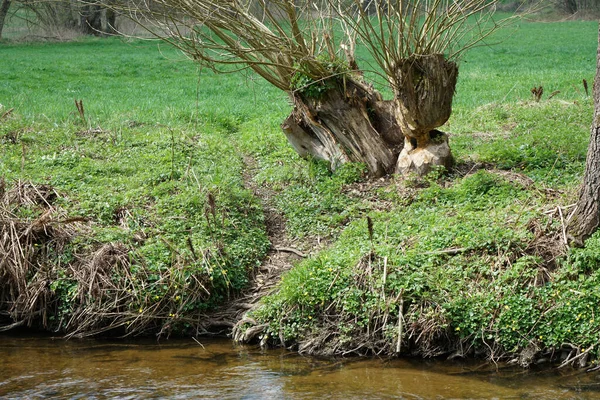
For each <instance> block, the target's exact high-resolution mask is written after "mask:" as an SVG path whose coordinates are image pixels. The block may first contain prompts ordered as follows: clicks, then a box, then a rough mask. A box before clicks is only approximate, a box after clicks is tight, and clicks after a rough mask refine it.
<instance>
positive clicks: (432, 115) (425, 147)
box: [391, 54, 458, 175]
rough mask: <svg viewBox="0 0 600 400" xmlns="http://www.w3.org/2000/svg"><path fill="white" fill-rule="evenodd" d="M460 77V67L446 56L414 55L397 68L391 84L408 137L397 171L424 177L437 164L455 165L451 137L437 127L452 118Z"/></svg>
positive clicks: (401, 122)
mask: <svg viewBox="0 0 600 400" xmlns="http://www.w3.org/2000/svg"><path fill="white" fill-rule="evenodd" d="M457 78H458V66H457V65H456V63H454V62H452V61H448V60H446V59H445V58H444V56H443V55H442V54H431V55H422V56H412V57H410V58H407V59H405V60H403V61H402V62H401V63H399V64H398V65H396V67H395V74H394V76H393V77H392V79H391V83H392V86H393V88H394V94H395V100H396V103H397V112H398V115H397V121H398V123H399V125H400V128H401V130H402V132H403V133H404V135H405V136H406V143H405V145H404V150H403V151H402V154H400V157H399V158H398V163H397V172H399V173H407V172H416V173H418V174H419V175H424V174H426V173H427V172H429V171H430V169H431V166H433V165H441V166H444V167H446V168H450V166H451V165H452V154H451V152H450V147H449V145H448V137H447V135H446V134H444V133H442V132H440V131H438V130H436V128H438V127H440V126H442V125H443V124H445V123H446V122H447V121H448V118H450V114H451V112H452V99H453V97H454V91H455V87H456V80H457Z"/></svg>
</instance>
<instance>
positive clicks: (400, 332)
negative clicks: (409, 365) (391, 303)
mask: <svg viewBox="0 0 600 400" xmlns="http://www.w3.org/2000/svg"><path fill="white" fill-rule="evenodd" d="M403 294H404V288H402V290H401V291H400V295H399V297H400V304H399V305H398V341H397V342H396V354H400V350H401V346H402V336H403V330H404V310H403V308H404V298H403V297H402V295H403Z"/></svg>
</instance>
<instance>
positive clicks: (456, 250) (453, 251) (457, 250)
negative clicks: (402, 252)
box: [421, 247, 468, 256]
mask: <svg viewBox="0 0 600 400" xmlns="http://www.w3.org/2000/svg"><path fill="white" fill-rule="evenodd" d="M467 250H468V249H467V248H466V247H458V248H454V249H445V250H436V251H426V252H425V253H421V254H425V255H432V254H449V255H451V256H453V255H456V254H459V253H464V252H465V251H467Z"/></svg>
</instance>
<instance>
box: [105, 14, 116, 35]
mask: <svg viewBox="0 0 600 400" xmlns="http://www.w3.org/2000/svg"><path fill="white" fill-rule="evenodd" d="M104 32H105V33H107V34H109V35H118V34H119V32H118V31H117V13H115V11H114V10H112V9H110V8H107V9H106V27H105V28H104Z"/></svg>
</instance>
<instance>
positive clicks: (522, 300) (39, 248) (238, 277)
mask: <svg viewBox="0 0 600 400" xmlns="http://www.w3.org/2000/svg"><path fill="white" fill-rule="evenodd" d="M518 29H519V32H520V35H521V34H522V36H526V37H528V38H532V39H531V41H530V42H528V43H520V42H519V41H518V37H517V36H518V35H513V34H512V32H506V33H504V35H505V36H504V37H502V39H503V41H501V43H500V44H498V45H496V46H493V47H482V48H478V49H473V51H472V52H471V53H469V54H468V55H467V57H466V59H465V60H464V61H463V63H462V64H461V67H460V68H461V70H460V71H461V72H460V80H459V86H458V92H457V96H456V99H455V103H454V112H453V115H452V118H451V119H450V121H449V123H448V124H447V126H445V127H444V130H446V131H447V132H449V133H450V141H451V146H452V149H453V152H454V156H455V159H456V166H455V168H454V170H453V171H451V172H450V174H447V175H446V174H442V173H434V174H431V175H429V176H427V177H426V178H422V179H421V178H416V177H404V178H401V177H387V178H385V179H382V180H371V179H369V178H368V177H367V176H365V174H364V171H363V168H362V167H361V166H360V165H346V166H344V167H342V168H340V169H338V170H337V171H336V172H334V173H332V172H330V171H329V170H328V169H327V168H326V166H324V165H322V164H320V163H318V162H315V161H307V160H303V159H300V158H299V157H298V156H297V155H296V154H295V153H294V151H293V150H292V149H291V148H290V146H289V145H288V144H287V143H286V141H285V137H284V136H283V135H282V134H281V132H280V127H279V124H280V123H281V121H283V119H284V118H285V116H286V114H287V112H288V111H289V109H288V108H289V106H288V104H287V103H286V100H285V98H284V96H283V95H281V94H280V93H278V92H277V91H275V90H274V89H272V88H269V87H266V86H264V85H263V84H262V83H260V82H254V81H253V80H252V79H251V77H246V76H244V75H239V74H237V75H236V74H230V75H213V74H212V73H209V72H207V71H202V72H201V73H200V72H199V71H198V70H197V69H196V67H195V66H194V65H193V64H192V63H189V62H188V61H187V60H184V59H183V58H182V57H181V56H180V55H178V53H176V52H175V51H173V50H171V49H169V48H164V47H161V48H160V50H161V53H159V52H158V51H157V48H156V44H153V43H151V42H135V41H134V42H122V41H119V40H115V39H86V40H82V41H79V42H72V43H43V44H39V43H38V44H35V43H34V44H3V49H2V50H3V54H6V57H3V58H2V60H0V65H1V67H2V68H3V71H6V72H5V77H6V79H4V80H3V82H2V84H0V103H2V104H3V106H2V109H0V117H1V119H0V151H1V154H2V163H0V176H1V177H2V178H3V182H4V183H3V190H2V192H1V193H2V196H0V197H1V201H0V203H1V206H0V207H1V210H0V212H1V220H2V232H1V233H2V234H1V235H0V238H1V240H2V241H1V242H0V244H1V246H2V249H3V254H9V256H8V257H5V258H4V259H3V261H2V264H0V276H1V277H2V280H1V281H0V282H2V286H1V288H0V320H1V322H2V326H3V329H7V328H9V327H15V326H24V325H25V326H31V327H32V328H33V327H35V328H42V329H46V330H49V331H52V332H57V333H59V334H61V335H66V336H69V337H73V336H76V337H82V336H88V335H116V336H122V335H128V336H146V335H159V336H160V337H169V336H181V335H185V336H190V335H192V336H196V335H202V334H208V333H210V334H215V333H221V334H223V333H228V332H230V330H232V329H233V328H234V327H235V332H234V333H235V334H236V337H237V338H238V339H240V340H243V341H249V340H256V341H260V342H263V343H264V344H272V345H277V346H285V347H290V348H293V349H296V350H298V351H300V352H303V353H309V354H326V355H349V354H379V355H398V354H411V355H419V356H424V357H434V356H443V357H470V356H480V357H487V358H488V359H492V360H515V362H518V363H520V364H521V365H528V364H530V363H531V362H536V361H540V360H544V359H546V360H550V359H554V360H555V361H557V362H561V361H562V362H564V361H567V362H568V361H572V362H573V364H577V363H582V362H583V361H586V362H589V361H591V360H593V359H596V358H597V354H598V353H597V350H598V349H597V346H598V345H597V343H598V342H599V341H600V337H599V332H600V321H598V319H597V316H596V315H595V313H596V311H595V310H596V308H597V307H596V305H597V304H598V298H597V290H596V288H597V287H598V283H599V279H600V277H599V276H598V272H597V271H596V269H597V265H598V263H599V262H600V259H599V258H600V251H599V249H600V243H599V242H598V240H599V239H598V238H597V237H592V238H591V239H590V240H589V241H588V243H587V246H586V248H584V249H568V248H566V246H565V245H564V233H563V226H564V224H565V221H566V220H567V219H568V218H569V214H570V213H571V212H572V206H571V204H573V203H574V200H575V197H576V192H577V186H578V185H579V183H580V179H581V176H582V174H583V168H584V161H585V153H586V147H587V142H588V137H589V125H590V118H591V115H592V101H591V98H590V97H589V96H588V95H587V94H586V93H585V88H584V86H583V84H582V81H583V79H586V81H587V82H592V80H593V76H594V66H595V54H596V42H595V38H596V29H597V24H596V23H594V22H578V21H572V22H564V23H552V24H542V23H533V22H531V23H530V22H524V23H522V24H521V26H520V27H519V28H518ZM533 38H535V40H534V39H533ZM574 43H575V44H576V45H574ZM74 55H77V57H74ZM100 55H104V58H103V63H98V62H96V60H97V59H98V57H99V56H100ZM525 55H526V56H525ZM32 60H33V61H32ZM490 60H492V61H490ZM557 65H560V68H558V67H557ZM540 85H543V86H544V89H545V92H546V93H554V95H553V96H552V98H549V97H550V96H549V95H548V96H543V97H542V99H541V100H540V101H539V102H537V101H535V100H533V99H532V98H531V93H530V89H531V87H532V86H540ZM557 92H558V93H557ZM74 99H75V100H77V101H78V102H80V103H79V105H80V106H79V107H78V108H77V107H76V106H75V102H74ZM286 271H287V272H286ZM282 272H286V273H285V274H283V275H282ZM280 277H281V283H279V282H278V281H279V280H280ZM265 295H266V296H265ZM259 299H262V300H261V301H260V302H259V301H258V300H259ZM247 311H249V312H247ZM561 358H562V360H561ZM567 358H568V360H567Z"/></svg>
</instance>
